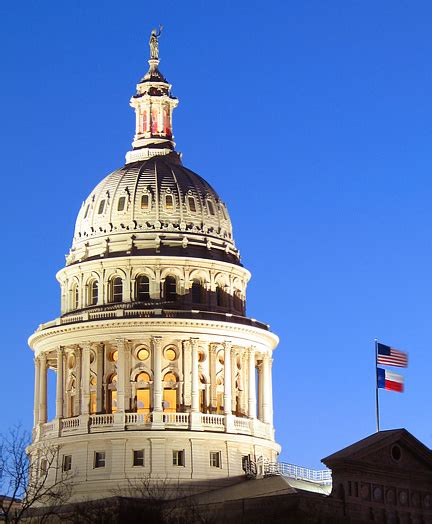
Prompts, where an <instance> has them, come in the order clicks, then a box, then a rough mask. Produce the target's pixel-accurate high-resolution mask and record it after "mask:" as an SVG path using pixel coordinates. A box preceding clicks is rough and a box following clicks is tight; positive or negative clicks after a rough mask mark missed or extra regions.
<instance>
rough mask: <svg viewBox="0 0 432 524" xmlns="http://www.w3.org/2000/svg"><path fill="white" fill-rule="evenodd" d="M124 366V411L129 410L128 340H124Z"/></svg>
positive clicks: (129, 361) (129, 349)
mask: <svg viewBox="0 0 432 524" xmlns="http://www.w3.org/2000/svg"><path fill="white" fill-rule="evenodd" d="M124 351H125V360H124V362H125V366H124V392H125V394H124V397H125V400H124V403H125V411H129V410H130V407H131V394H132V388H131V381H130V371H131V345H130V343H129V342H128V341H126V342H125V348H124Z"/></svg>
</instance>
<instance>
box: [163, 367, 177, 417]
mask: <svg viewBox="0 0 432 524" xmlns="http://www.w3.org/2000/svg"><path fill="white" fill-rule="evenodd" d="M163 383H164V384H163V385H164V391H163V402H162V406H163V410H164V412H165V413H175V412H176V411H177V386H178V381H177V377H176V376H175V375H174V373H172V372H171V371H169V372H168V373H166V374H165V376H164V378H163Z"/></svg>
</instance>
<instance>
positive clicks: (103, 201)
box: [98, 200, 105, 215]
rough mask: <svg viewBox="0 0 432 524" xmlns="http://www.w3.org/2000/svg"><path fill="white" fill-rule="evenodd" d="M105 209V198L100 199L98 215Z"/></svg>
mask: <svg viewBox="0 0 432 524" xmlns="http://www.w3.org/2000/svg"><path fill="white" fill-rule="evenodd" d="M104 209H105V200H101V201H100V204H99V209H98V215H102V213H103V212H104Z"/></svg>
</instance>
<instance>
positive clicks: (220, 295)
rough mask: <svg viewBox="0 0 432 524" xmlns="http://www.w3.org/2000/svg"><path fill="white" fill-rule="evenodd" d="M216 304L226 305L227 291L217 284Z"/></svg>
mask: <svg viewBox="0 0 432 524" xmlns="http://www.w3.org/2000/svg"><path fill="white" fill-rule="evenodd" d="M216 304H217V305H218V306H219V307H223V306H225V292H224V290H223V289H222V287H221V286H219V285H217V286H216Z"/></svg>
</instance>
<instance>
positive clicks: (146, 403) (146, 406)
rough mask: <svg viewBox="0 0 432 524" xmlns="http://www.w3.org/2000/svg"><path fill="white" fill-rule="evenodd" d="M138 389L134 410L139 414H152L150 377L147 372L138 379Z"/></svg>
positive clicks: (139, 374)
mask: <svg viewBox="0 0 432 524" xmlns="http://www.w3.org/2000/svg"><path fill="white" fill-rule="evenodd" d="M136 382H137V389H136V398H135V401H134V409H133V411H136V412H137V413H150V375H149V374H148V373H146V372H145V371H141V372H140V373H138V375H137V377H136Z"/></svg>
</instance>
